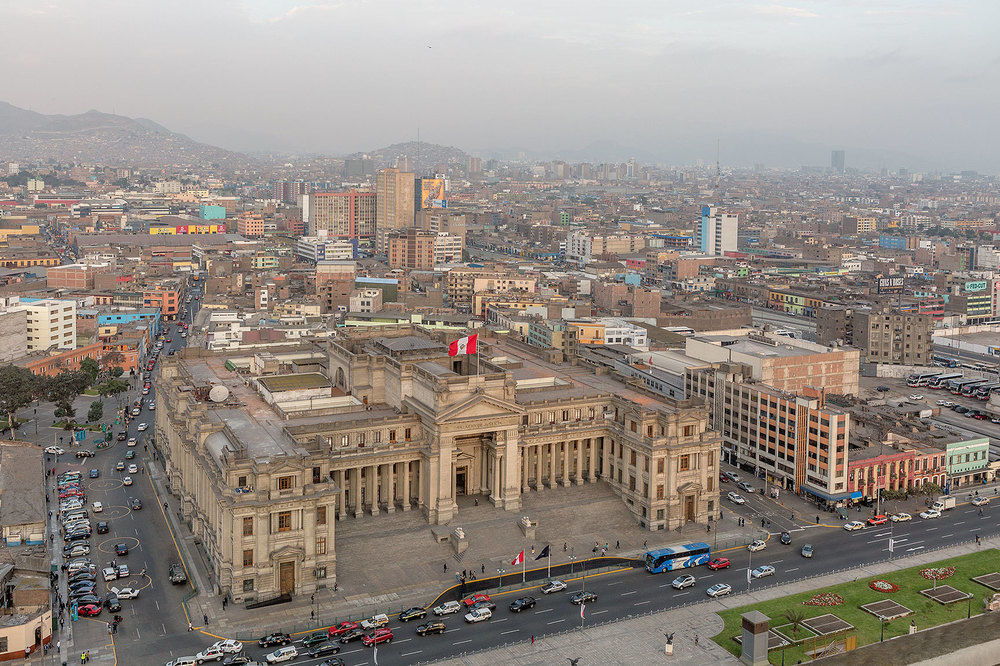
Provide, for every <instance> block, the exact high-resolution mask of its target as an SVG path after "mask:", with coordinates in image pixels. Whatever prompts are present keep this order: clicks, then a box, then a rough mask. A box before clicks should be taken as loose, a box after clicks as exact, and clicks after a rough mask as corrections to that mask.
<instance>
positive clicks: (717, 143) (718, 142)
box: [715, 137, 722, 198]
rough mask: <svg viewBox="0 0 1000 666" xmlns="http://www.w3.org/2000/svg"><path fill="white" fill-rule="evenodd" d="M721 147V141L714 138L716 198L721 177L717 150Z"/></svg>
mask: <svg viewBox="0 0 1000 666" xmlns="http://www.w3.org/2000/svg"><path fill="white" fill-rule="evenodd" d="M721 145H722V140H721V139H720V138H719V137H716V138H715V189H716V193H715V196H716V198H718V196H719V193H718V189H719V178H720V177H721V173H722V170H721V169H719V150H720V147H721Z"/></svg>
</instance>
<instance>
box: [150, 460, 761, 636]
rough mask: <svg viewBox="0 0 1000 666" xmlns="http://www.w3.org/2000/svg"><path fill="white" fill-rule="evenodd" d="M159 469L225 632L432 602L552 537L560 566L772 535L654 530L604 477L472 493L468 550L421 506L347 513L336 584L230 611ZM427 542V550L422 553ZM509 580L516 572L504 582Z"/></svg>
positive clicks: (196, 605) (308, 623) (208, 605)
mask: <svg viewBox="0 0 1000 666" xmlns="http://www.w3.org/2000/svg"><path fill="white" fill-rule="evenodd" d="M149 469H150V479H151V480H152V481H153V482H154V484H155V487H156V490H157V492H158V493H159V496H160V504H161V506H162V503H163V502H164V501H167V502H168V503H169V505H170V511H168V512H167V514H168V520H169V522H170V526H171V528H172V529H173V530H174V533H175V535H176V537H177V542H178V545H179V546H180V548H181V552H182V554H183V556H184V561H185V563H186V565H187V566H188V568H189V575H190V576H191V579H192V581H194V582H195V583H196V586H197V588H198V592H199V593H198V595H197V596H196V597H194V598H193V599H191V600H190V601H189V602H188V605H189V610H190V614H191V618H192V622H194V624H195V625H196V626H199V625H201V624H202V622H201V621H200V620H201V618H202V616H203V615H204V616H207V617H208V618H209V622H208V625H207V627H204V628H203V630H204V631H206V632H210V633H211V634H213V635H219V636H223V637H225V638H247V637H252V636H259V635H262V634H264V633H267V632H268V631H272V630H279V629H280V630H282V631H287V632H297V631H307V630H311V629H316V628H321V627H326V626H330V625H332V624H334V623H336V622H339V621H341V620H345V619H359V618H362V617H368V616H371V615H373V614H374V613H376V612H398V611H400V610H402V609H404V608H407V607H410V606H426V605H428V604H429V603H431V602H432V601H434V600H435V599H436V598H437V597H438V595H440V594H441V593H442V592H443V591H445V590H447V589H448V588H450V587H452V586H454V585H455V584H456V582H457V581H456V575H457V574H460V573H461V572H462V571H463V570H465V571H466V573H467V574H469V575H470V578H471V575H472V574H475V576H476V578H477V579H486V578H489V577H495V576H496V575H497V569H498V568H506V569H508V571H507V574H508V578H509V574H510V573H512V572H511V571H510V570H509V569H510V560H511V559H512V558H513V557H514V556H516V555H517V553H518V552H519V551H520V550H521V549H522V548H523V549H524V550H525V559H526V562H527V568H529V569H533V568H539V567H541V568H544V567H545V566H546V564H547V560H546V559H542V560H536V559H535V557H536V554H537V553H540V552H541V549H542V548H544V546H545V545H546V544H549V545H550V548H551V555H552V557H551V564H552V565H553V566H556V565H563V564H567V563H568V562H570V561H571V559H572V560H574V561H578V560H580V559H583V558H589V557H591V556H592V554H593V548H594V543H595V542H598V543H599V544H600V546H601V547H602V548H603V547H604V546H605V544H607V546H608V552H607V555H608V556H609V557H626V558H638V557H641V556H642V554H643V553H644V552H645V551H646V550H648V549H651V548H659V547H663V546H667V545H677V544H682V543H690V542H692V541H707V542H708V543H710V544H712V545H713V547H714V548H715V549H716V550H717V551H718V550H719V549H725V548H727V547H740V548H741V547H743V546H744V545H745V544H746V543H748V542H749V541H750V540H752V539H754V538H759V537H761V536H762V534H761V531H760V530H759V529H758V528H755V527H754V526H752V525H747V526H745V527H742V528H741V527H739V526H738V525H737V523H736V521H735V520H733V519H731V518H726V519H725V520H723V521H721V522H719V523H716V528H715V529H713V530H712V531H711V532H707V531H706V530H705V528H704V526H697V525H691V526H688V527H685V528H684V529H682V530H680V531H677V530H673V531H670V532H650V531H648V530H644V529H642V528H640V527H639V526H638V525H637V524H636V523H635V521H634V519H633V518H632V516H631V513H629V512H628V510H627V508H626V507H625V506H624V505H622V503H621V500H620V499H619V498H618V497H616V496H615V495H614V494H613V492H612V491H611V489H610V488H608V487H607V486H605V485H603V484H600V483H596V484H584V485H581V486H573V487H569V488H559V489H554V490H545V491H543V492H542V493H537V492H533V493H530V494H528V495H526V496H525V502H524V504H525V506H524V507H523V509H522V510H521V511H518V512H511V511H503V510H501V509H497V508H495V507H493V506H492V505H489V504H488V503H487V502H483V501H480V502H479V504H478V505H477V504H475V498H473V497H462V498H460V499H459V504H460V517H459V518H457V519H456V520H455V521H453V522H452V524H451V525H449V528H454V527H456V526H461V527H463V529H465V531H466V534H467V535H468V536H469V541H470V546H469V549H468V550H467V551H466V552H465V553H464V554H463V555H462V556H456V555H455V554H454V551H453V550H452V546H451V544H450V543H438V542H437V541H436V539H434V536H433V533H432V530H431V526H430V525H428V524H427V522H426V519H425V518H424V517H423V515H422V514H421V512H420V511H418V510H416V509H413V510H411V511H407V512H403V511H396V512H395V513H394V514H391V515H384V514H383V515H380V516H362V517H360V518H345V519H342V520H338V522H337V527H336V529H337V536H336V543H337V579H336V580H337V583H336V587H334V585H333V584H332V583H331V584H330V586H329V587H327V588H326V589H321V590H318V591H317V592H316V593H315V594H314V595H299V596H297V597H295V598H294V599H293V600H292V601H291V602H288V603H285V604H280V605H276V606H271V607H268V608H261V609H255V610H247V609H246V608H245V607H244V606H243V605H237V604H230V605H227V607H226V609H225V611H223V609H222V597H221V596H219V595H216V594H215V593H214V589H213V588H212V586H211V581H212V577H211V575H210V573H209V570H208V565H207V562H205V560H204V559H203V556H202V554H201V549H200V548H199V547H197V546H196V545H195V544H194V542H193V539H192V537H191V535H190V532H189V531H188V530H187V527H186V526H184V525H182V524H181V521H180V520H179V516H178V515H177V513H176V502H175V501H174V500H173V498H172V497H171V496H170V495H168V494H166V493H164V489H163V481H164V477H163V472H162V468H161V467H160V466H159V465H158V464H156V463H152V464H150V465H149ZM522 515H530V516H531V518H532V520H533V521H534V520H537V522H538V527H537V532H536V535H535V536H536V538H535V539H534V540H532V541H528V540H526V539H525V538H524V536H523V534H522V533H521V531H520V530H519V529H518V528H517V520H518V519H519V518H520V517H521V516H522ZM608 526H613V527H612V528H609V527H608ZM596 530H601V532H597V531H596ZM609 532H610V533H613V534H615V538H614V539H609V538H607V535H608V534H609ZM616 546H618V548H616ZM564 549H565V550H564ZM418 550H419V552H421V553H422V555H421V556H420V557H417V556H416V555H415V552H417V551H418ZM372 553H378V554H379V557H378V562H379V566H378V567H371V566H370V563H371V557H372ZM597 555H600V552H598V553H597ZM445 567H447V571H445ZM538 584H539V583H538V582H535V583H534V585H538ZM528 585H529V586H530V585H532V583H531V582H530V581H529V582H528ZM508 587H509V581H508V585H505V586H504V588H505V589H508Z"/></svg>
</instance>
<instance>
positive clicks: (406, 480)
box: [400, 461, 410, 511]
mask: <svg viewBox="0 0 1000 666" xmlns="http://www.w3.org/2000/svg"><path fill="white" fill-rule="evenodd" d="M400 470H401V472H402V478H401V479H400V481H401V482H402V484H401V485H402V495H403V497H402V500H403V511H409V510H410V462H409V461H407V462H405V463H401V465H400Z"/></svg>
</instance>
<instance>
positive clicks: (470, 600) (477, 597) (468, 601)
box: [462, 592, 490, 606]
mask: <svg viewBox="0 0 1000 666" xmlns="http://www.w3.org/2000/svg"><path fill="white" fill-rule="evenodd" d="M489 600H490V595H488V594H481V593H479V592H477V593H475V594H473V595H472V596H471V597H466V598H465V599H462V603H463V604H465V605H466V606H473V605H475V604H478V603H479V602H480V601H489Z"/></svg>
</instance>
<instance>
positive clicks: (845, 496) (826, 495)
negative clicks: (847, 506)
mask: <svg viewBox="0 0 1000 666" xmlns="http://www.w3.org/2000/svg"><path fill="white" fill-rule="evenodd" d="M802 490H804V491H806V492H807V493H809V494H810V495H813V496H814V497H818V498H820V499H823V500H826V501H827V502H837V501H840V500H845V499H848V498H850V496H851V494H850V493H839V494H836V495H831V494H829V493H826V492H824V491H822V490H818V489H816V488H810V487H809V486H802Z"/></svg>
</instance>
